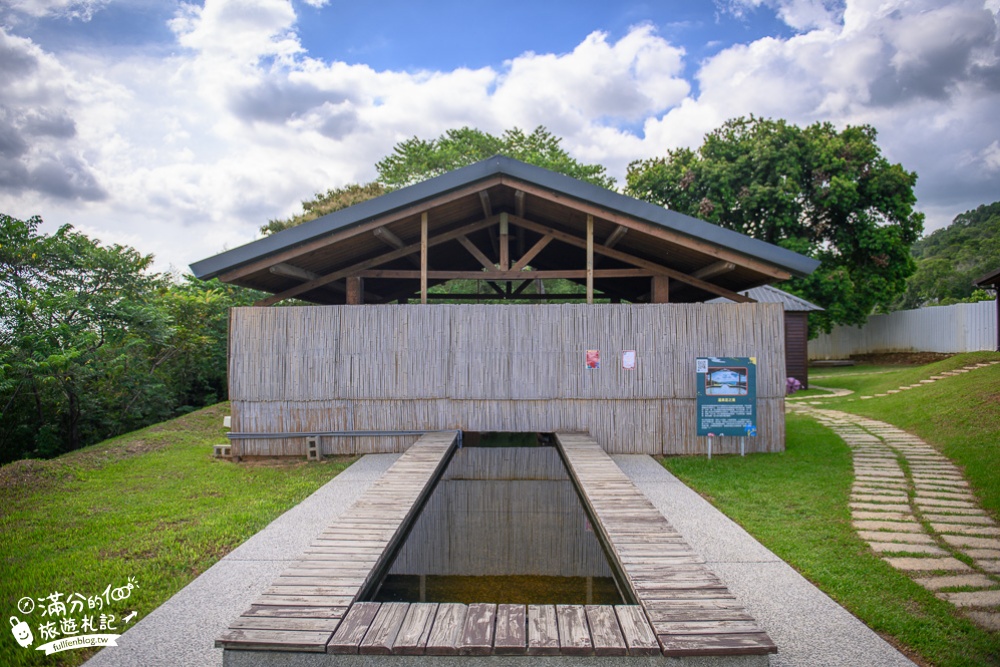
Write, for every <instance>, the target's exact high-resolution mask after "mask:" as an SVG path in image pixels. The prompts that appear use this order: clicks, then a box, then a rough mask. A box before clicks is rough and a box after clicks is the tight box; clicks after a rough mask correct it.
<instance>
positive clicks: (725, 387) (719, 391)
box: [705, 366, 749, 396]
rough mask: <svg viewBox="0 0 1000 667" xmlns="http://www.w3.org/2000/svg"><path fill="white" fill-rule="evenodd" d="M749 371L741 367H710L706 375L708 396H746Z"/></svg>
mask: <svg viewBox="0 0 1000 667" xmlns="http://www.w3.org/2000/svg"><path fill="white" fill-rule="evenodd" d="M748 376H749V373H748V370H747V369H746V368H745V367H740V366H709V367H708V372H707V373H705V394H706V395H707V396H746V395H747V393H749V392H748V389H747V386H748V382H747V377H748Z"/></svg>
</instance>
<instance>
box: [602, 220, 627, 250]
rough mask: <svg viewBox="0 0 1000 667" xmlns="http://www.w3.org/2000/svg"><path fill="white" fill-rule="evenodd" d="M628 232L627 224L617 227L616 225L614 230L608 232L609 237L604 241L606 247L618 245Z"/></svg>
mask: <svg viewBox="0 0 1000 667" xmlns="http://www.w3.org/2000/svg"><path fill="white" fill-rule="evenodd" d="M626 234H628V227H626V226H625V225H618V226H617V227H615V229H614V231H613V232H611V233H610V234H608V238H607V239H605V241H604V247H605V248H614V247H615V246H616V245H618V242H619V241H621V240H622V238H623V237H624V236H625V235H626Z"/></svg>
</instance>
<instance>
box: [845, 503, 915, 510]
mask: <svg viewBox="0 0 1000 667" xmlns="http://www.w3.org/2000/svg"><path fill="white" fill-rule="evenodd" d="M850 506H851V509H852V510H859V511H867V512H908V511H910V506H909V505H900V504H896V503H851V504H850Z"/></svg>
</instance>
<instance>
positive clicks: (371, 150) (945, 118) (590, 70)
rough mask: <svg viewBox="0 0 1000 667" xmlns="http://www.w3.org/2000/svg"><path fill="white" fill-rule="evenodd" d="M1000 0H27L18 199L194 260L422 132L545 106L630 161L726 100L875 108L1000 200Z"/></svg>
mask: <svg viewBox="0 0 1000 667" xmlns="http://www.w3.org/2000/svg"><path fill="white" fill-rule="evenodd" d="M998 7H1000V0H953V1H952V2H940V1H937V2H935V1H929V0H847V1H846V2H838V1H837V0H717V1H716V2H673V1H671V2H625V3H609V2H592V1H585V2H568V1H556V2H540V1H537V0H536V1H535V2H523V1H521V0H516V1H510V2H505V3H486V2H475V1H473V0H466V1H465V2H458V1H451V0H449V1H447V2H427V3H416V2H412V1H410V2H397V1H395V0H387V1H383V2H379V3H357V2H344V1H342V0H308V1H305V0H291V1H290V0H208V1H207V2H204V3H201V2H192V3H180V2H169V1H164V0H12V1H11V0H9V1H8V2H7V3H4V4H3V5H2V6H0V89H2V90H4V92H5V94H4V98H3V99H2V100H0V211H3V212H5V213H8V214H11V215H15V216H17V217H27V216H30V215H34V214H40V215H42V216H43V218H45V220H46V225H47V226H48V228H49V229H54V228H55V227H56V226H58V225H62V224H67V223H69V224H73V225H75V226H77V227H78V228H80V229H83V230H84V231H86V232H87V233H89V234H92V235H94V236H97V237H98V238H101V239H102V240H103V241H105V242H108V243H110V242H118V243H128V244H130V245H133V246H135V247H136V248H138V249H139V250H140V251H142V252H147V253H155V254H156V256H157V258H158V266H159V267H160V268H167V267H168V266H171V267H174V268H176V269H179V270H183V269H185V268H186V266H187V264H188V263H190V262H192V261H195V260H198V259H201V258H203V257H205V256H208V255H211V254H213V253H215V252H218V251H219V250H221V249H223V248H226V247H234V246H237V245H241V244H243V243H246V242H248V241H250V240H252V239H253V238H254V237H255V235H256V233H257V231H256V230H257V228H258V227H259V226H260V225H261V224H264V223H266V221H267V220H268V219H271V218H275V217H283V216H286V215H288V214H290V213H292V212H295V211H296V210H297V209H298V206H299V202H301V201H302V200H303V199H306V198H309V197H310V196H311V195H312V194H313V193H315V192H317V191H321V190H325V189H326V188H328V187H336V186H341V185H344V184H346V183H349V182H355V181H365V180H368V179H371V178H372V177H373V176H374V164H375V162H376V161H377V160H378V159H380V158H381V157H382V156H384V155H386V154H387V153H389V152H390V151H391V149H392V146H393V145H394V144H395V143H396V142H398V141H400V140H402V139H405V138H408V137H411V136H420V137H424V138H433V137H436V136H438V135H439V134H441V133H442V132H444V131H445V130H447V129H449V128H453V127H460V126H462V125H470V126H474V127H479V128H481V129H483V130H487V131H490V132H494V133H499V132H501V131H503V130H504V129H506V128H509V127H513V126H515V125H516V126H520V127H523V128H527V129H531V128H533V127H535V126H537V125H545V126H546V127H548V128H549V129H550V130H552V131H553V132H554V133H555V134H557V135H559V136H561V137H563V145H564V146H565V147H566V148H567V149H568V150H569V151H570V152H571V153H572V154H573V155H574V156H576V157H577V158H578V159H580V160H583V161H586V162H599V163H601V164H604V165H605V166H607V167H608V169H609V170H610V171H611V173H612V174H613V175H615V176H616V177H617V178H618V179H619V182H622V181H623V180H624V173H625V169H626V166H627V164H628V163H629V162H630V161H632V160H635V159H641V158H647V157H652V156H656V155H662V154H663V152H664V151H666V150H668V149H671V148H676V147H679V146H690V147H697V146H698V145H699V144H700V143H701V140H702V137H703V136H704V135H705V133H706V132H709V131H710V130H712V129H713V128H714V127H717V126H718V125H719V124H721V123H722V122H723V121H725V120H726V119H727V118H730V117H734V116H738V115H745V114H749V113H754V114H757V115H762V116H771V117H781V118H786V119H788V120H790V121H792V122H795V123H799V124H808V123H812V122H815V121H830V122H832V123H834V124H835V125H837V126H839V127H842V126H844V125H846V124H858V123H870V124H872V125H874V126H875V127H876V129H877V130H878V131H879V143H880V145H881V146H882V149H883V151H884V153H885V155H886V156H887V157H888V158H889V159H890V160H892V161H893V162H901V163H902V164H903V166H904V167H906V168H907V169H910V170H914V171H916V172H917V173H918V175H919V181H918V186H917V193H918V197H919V208H920V209H921V210H922V211H924V212H925V213H926V215H927V227H928V229H934V228H937V227H940V226H942V225H944V224H946V223H947V222H949V221H950V220H951V219H952V218H953V217H954V216H955V215H956V214H958V213H961V212H963V211H965V210H967V209H969V208H973V207H975V206H978V205H979V204H983V203H989V202H992V201H995V200H997V199H1000V123H998V122H997V121H996V120H995V117H996V111H995V110H996V109H997V108H1000V23H998V18H997V11H998Z"/></svg>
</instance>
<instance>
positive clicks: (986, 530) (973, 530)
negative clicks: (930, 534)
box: [931, 523, 1000, 537]
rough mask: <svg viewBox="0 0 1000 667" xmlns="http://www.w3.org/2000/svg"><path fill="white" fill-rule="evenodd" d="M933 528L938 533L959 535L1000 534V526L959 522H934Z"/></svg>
mask: <svg viewBox="0 0 1000 667" xmlns="http://www.w3.org/2000/svg"><path fill="white" fill-rule="evenodd" d="M931 528H933V529H934V532H936V533H956V534H959V535H982V536H984V537H985V536H990V535H997V536H1000V528H998V527H996V526H964V525H962V524H958V523H932V524H931Z"/></svg>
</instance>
